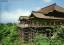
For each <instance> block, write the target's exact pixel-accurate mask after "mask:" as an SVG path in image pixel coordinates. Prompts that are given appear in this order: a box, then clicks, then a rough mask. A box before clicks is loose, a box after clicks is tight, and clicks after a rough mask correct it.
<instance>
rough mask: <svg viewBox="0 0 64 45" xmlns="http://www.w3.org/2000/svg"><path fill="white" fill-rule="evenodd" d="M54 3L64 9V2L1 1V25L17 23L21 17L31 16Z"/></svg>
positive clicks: (52, 0) (40, 0) (56, 0)
mask: <svg viewBox="0 0 64 45" xmlns="http://www.w3.org/2000/svg"><path fill="white" fill-rule="evenodd" d="M53 3H57V4H58V5H59V6H62V7H64V0H0V23H10V22H17V21H18V18H19V16H29V15H30V14H31V11H36V10H39V9H40V8H43V7H45V6H48V5H50V4H53Z"/></svg>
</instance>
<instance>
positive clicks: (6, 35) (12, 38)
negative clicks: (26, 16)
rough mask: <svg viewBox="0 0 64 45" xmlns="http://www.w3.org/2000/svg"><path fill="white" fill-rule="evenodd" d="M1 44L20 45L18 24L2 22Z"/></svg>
mask: <svg viewBox="0 0 64 45" xmlns="http://www.w3.org/2000/svg"><path fill="white" fill-rule="evenodd" d="M0 45H20V40H19V35H18V31H17V27H16V24H11V23H8V24H0Z"/></svg>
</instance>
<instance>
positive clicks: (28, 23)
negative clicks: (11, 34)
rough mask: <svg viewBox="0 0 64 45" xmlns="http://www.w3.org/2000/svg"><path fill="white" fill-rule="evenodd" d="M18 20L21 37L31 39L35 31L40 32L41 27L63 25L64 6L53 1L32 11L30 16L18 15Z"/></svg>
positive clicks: (44, 28)
mask: <svg viewBox="0 0 64 45" xmlns="http://www.w3.org/2000/svg"><path fill="white" fill-rule="evenodd" d="M19 21H20V23H19V24H18V27H19V28H20V30H21V31H20V32H21V36H22V38H23V39H25V40H28V39H30V40H29V41H31V40H32V38H33V36H34V35H35V33H36V32H42V30H41V29H43V30H46V29H52V27H54V26H56V25H64V8H63V7H60V6H58V5H57V4H56V3H54V4H52V5H49V6H47V7H44V8H41V9H40V10H38V11H32V12H31V15H30V16H20V18H19ZM39 28H40V29H39ZM30 29H32V30H30ZM38 29H39V30H38ZM34 30H36V31H34ZM52 30H53V29H52ZM45 33H46V32H45ZM24 36H25V38H24ZM47 36H48V35H47ZM26 38H27V39H26Z"/></svg>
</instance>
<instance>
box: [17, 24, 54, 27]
mask: <svg viewBox="0 0 64 45" xmlns="http://www.w3.org/2000/svg"><path fill="white" fill-rule="evenodd" d="M17 26H18V27H20V28H26V27H53V25H41V24H40V25H39V24H18V25H17Z"/></svg>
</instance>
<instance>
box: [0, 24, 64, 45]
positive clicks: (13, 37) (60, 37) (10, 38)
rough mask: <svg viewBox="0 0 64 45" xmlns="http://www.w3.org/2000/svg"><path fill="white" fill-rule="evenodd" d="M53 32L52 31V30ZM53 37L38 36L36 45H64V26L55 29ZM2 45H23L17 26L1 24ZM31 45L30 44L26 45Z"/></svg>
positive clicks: (35, 39)
mask: <svg viewBox="0 0 64 45" xmlns="http://www.w3.org/2000/svg"><path fill="white" fill-rule="evenodd" d="M50 31H52V30H50ZM53 32H54V34H53V36H52V37H45V36H43V35H42V34H38V35H36V36H35V37H34V39H33V44H35V45H64V26H63V25H59V26H55V27H54V31H53ZM0 45H22V44H21V41H20V38H19V35H18V30H17V27H16V24H11V23H8V24H0ZM25 45H30V44H27V43H26V44H25Z"/></svg>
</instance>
